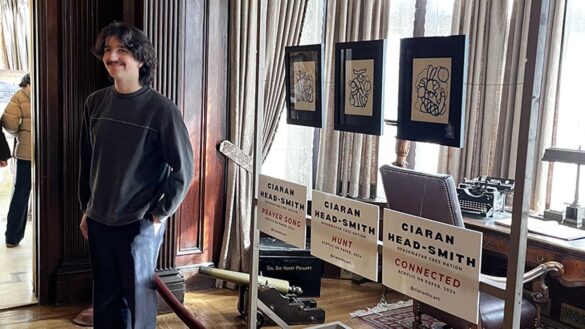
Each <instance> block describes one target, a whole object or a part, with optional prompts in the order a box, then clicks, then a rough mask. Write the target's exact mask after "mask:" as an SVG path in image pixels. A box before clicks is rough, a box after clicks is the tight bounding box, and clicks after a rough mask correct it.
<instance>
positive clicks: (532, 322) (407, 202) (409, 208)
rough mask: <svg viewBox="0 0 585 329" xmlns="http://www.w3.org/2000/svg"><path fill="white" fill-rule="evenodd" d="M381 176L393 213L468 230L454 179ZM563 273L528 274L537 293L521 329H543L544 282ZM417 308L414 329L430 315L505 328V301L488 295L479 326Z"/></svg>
mask: <svg viewBox="0 0 585 329" xmlns="http://www.w3.org/2000/svg"><path fill="white" fill-rule="evenodd" d="M380 173H381V175H382V183H383V185H384V191H385V193H386V199H387V201H388V206H389V207H390V208H391V209H393V210H396V211H400V212H403V213H407V214H411V215H415V216H420V217H424V218H427V219H431V220H435V221H438V222H442V223H446V224H449V225H454V226H459V227H464V223H463V216H462V215H461V209H460V207H459V202H458V200H457V191H456V188H455V182H454V180H453V178H452V177H451V176H449V175H437V174H427V173H422V172H417V171H413V170H409V169H404V168H399V167H395V166H389V165H384V166H382V167H381V168H380ZM562 271H563V266H562V265H561V264H560V263H558V262H548V263H545V264H541V265H540V266H538V267H536V268H535V269H533V270H531V271H529V272H527V273H525V274H524V283H526V282H530V281H534V282H533V290H534V291H533V293H532V294H531V296H529V297H530V298H527V296H525V297H524V298H523V301H522V313H521V315H522V316H521V325H520V328H522V329H524V328H537V327H538V326H539V325H540V307H541V305H542V304H544V303H545V302H546V299H547V298H548V289H547V287H546V285H545V283H544V278H545V276H546V274H547V273H549V272H550V273H551V274H552V275H560V274H562ZM481 281H482V282H484V283H487V284H490V285H494V286H498V287H500V288H503V287H505V285H506V278H500V277H493V276H487V275H483V274H482V277H481ZM413 307H414V313H415V322H414V323H413V328H419V327H420V326H421V316H422V314H428V315H430V316H432V317H434V318H436V319H438V320H440V321H442V322H444V323H446V324H448V325H449V326H450V327H452V328H455V329H463V328H465V329H467V328H484V329H499V328H502V327H503V320H504V300H503V299H500V298H497V297H495V296H492V295H489V294H487V293H485V292H480V301H479V312H480V316H479V319H480V320H479V324H478V325H475V324H472V323H469V322H467V321H465V320H463V319H460V318H458V317H455V316H453V315H451V314H448V313H446V312H443V311H441V310H439V309H437V308H434V307H432V306H430V305H427V304H424V303H421V302H419V301H416V300H415V301H414V303H413Z"/></svg>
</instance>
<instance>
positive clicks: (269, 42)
mask: <svg viewBox="0 0 585 329" xmlns="http://www.w3.org/2000/svg"><path fill="white" fill-rule="evenodd" d="M264 1H266V0H264ZM305 6H306V0H270V1H267V9H266V10H267V13H266V15H267V16H266V45H265V46H266V62H265V77H264V81H265V87H264V88H265V90H264V106H265V107H264V117H265V120H264V121H265V123H264V130H263V131H262V142H263V151H262V153H263V154H267V153H268V150H269V148H270V143H271V142H272V140H273V138H274V134H275V132H276V126H277V124H278V119H279V117H280V113H281V112H282V108H283V106H284V93H285V90H284V47H285V46H289V45H295V44H298V40H299V36H300V33H301V27H302V21H303V15H304V11H305ZM257 7H258V0H250V1H232V2H231V8H230V10H231V12H230V23H229V25H230V27H229V28H230V33H229V34H230V36H229V38H230V41H229V42H230V55H229V56H230V58H229V60H230V82H229V83H230V86H229V97H230V141H231V142H232V143H233V144H235V145H236V146H237V147H239V148H240V149H241V150H242V151H243V152H244V153H246V154H248V155H250V156H252V155H253V148H254V113H255V111H256V108H255V106H254V99H255V97H256V94H257V93H258V91H257V89H256V85H255V80H256V48H257V39H256V34H257V29H258V15H257ZM252 183H253V177H252V175H251V173H248V172H247V171H245V170H244V169H243V168H240V167H238V166H237V165H236V164H234V163H233V162H231V161H230V162H229V163H228V167H227V189H226V215H225V229H224V234H223V241H222V248H221V254H220V259H219V264H218V267H219V268H223V269H230V270H235V271H245V272H247V271H248V270H249V264H248V256H247V250H248V248H249V247H250V237H251V230H250V223H251V215H252V214H251V205H252V198H253V196H252ZM221 284H222V282H221V281H218V285H221Z"/></svg>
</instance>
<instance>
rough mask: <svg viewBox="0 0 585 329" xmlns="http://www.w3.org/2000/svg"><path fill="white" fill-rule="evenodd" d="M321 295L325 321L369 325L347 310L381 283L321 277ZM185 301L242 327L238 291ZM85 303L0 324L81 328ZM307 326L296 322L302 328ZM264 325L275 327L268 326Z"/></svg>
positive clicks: (39, 309)
mask: <svg viewBox="0 0 585 329" xmlns="http://www.w3.org/2000/svg"><path fill="white" fill-rule="evenodd" d="M321 287H322V288H321V298H318V299H316V300H317V306H319V307H321V308H323V309H324V310H325V312H326V319H325V321H326V322H334V321H340V322H343V323H345V324H347V325H349V326H350V327H351V328H356V329H365V328H370V326H368V325H366V324H364V323H362V322H361V321H359V320H357V319H352V318H350V316H349V313H350V312H353V311H356V310H360V309H365V308H366V307H374V306H375V305H376V304H377V303H378V301H379V300H380V297H381V291H382V289H381V286H380V284H375V283H366V284H362V285H357V284H354V283H352V282H351V281H348V280H333V279H323V280H322V285H321ZM399 299H405V297H403V296H402V295H400V294H398V293H395V292H392V293H389V294H387V295H386V300H387V301H396V300H399ZM185 305H186V306H187V308H189V309H190V310H191V311H192V312H193V314H194V315H195V316H196V317H197V318H199V319H201V321H202V322H203V323H205V325H206V326H208V328H245V327H246V326H245V325H244V323H243V322H242V320H241V318H240V317H239V316H238V315H239V314H238V312H237V307H236V305H237V292H236V291H233V290H228V289H209V290H201V291H196V292H188V293H187V294H186V296H185ZM84 306H86V305H76V306H30V307H25V308H18V309H12V310H6V311H0V328H11V329H12V328H17V329H18V328H46V329H52V328H55V329H56V328H80V327H79V326H77V325H75V324H73V323H72V322H71V320H72V319H73V318H74V317H75V316H76V315H77V313H78V312H80V311H81V310H82V309H83V308H84ZM304 327H307V326H295V328H304ZM157 328H166V329H171V328H185V326H184V325H183V324H182V322H181V321H180V320H179V319H178V318H177V317H176V316H175V315H174V314H165V315H159V316H158V326H157ZM266 328H276V327H275V326H272V327H270V326H267V327H266Z"/></svg>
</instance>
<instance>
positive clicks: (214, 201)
mask: <svg viewBox="0 0 585 329" xmlns="http://www.w3.org/2000/svg"><path fill="white" fill-rule="evenodd" d="M228 13H229V1H228V0H213V1H210V2H209V5H208V11H207V16H208V17H209V18H208V29H207V31H208V43H207V59H208V63H207V74H206V86H207V88H206V90H207V95H206V113H205V116H206V121H207V125H206V127H207V130H206V136H205V154H204V158H205V169H204V170H205V174H204V188H203V191H204V196H203V205H204V218H205V221H209V222H210V223H211V224H210V225H209V229H208V231H207V232H205V234H204V241H205V242H204V243H205V244H206V245H211V246H212V257H211V258H210V259H211V260H212V261H213V262H214V263H215V264H217V262H218V260H219V254H220V251H221V245H222V238H223V227H224V215H225V202H226V200H225V176H226V164H225V161H226V160H225V157H224V156H223V155H221V154H220V153H219V152H218V151H217V144H218V143H219V142H220V141H222V140H224V139H227V138H228V133H227V129H228V122H229V115H228V113H229V109H228V96H227V95H228V82H229V77H228V72H229V71H228V54H229V47H228Z"/></svg>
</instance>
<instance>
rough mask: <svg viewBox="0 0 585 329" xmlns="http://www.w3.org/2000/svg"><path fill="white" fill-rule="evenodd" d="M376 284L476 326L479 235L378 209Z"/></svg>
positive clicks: (480, 236)
mask: <svg viewBox="0 0 585 329" xmlns="http://www.w3.org/2000/svg"><path fill="white" fill-rule="evenodd" d="M383 223H384V224H383V226H384V236H383V243H384V249H383V253H384V254H383V261H382V283H383V284H384V285H385V286H387V287H389V288H391V289H394V290H397V291H398V292H401V293H403V294H405V295H408V296H410V297H412V298H414V299H417V300H419V301H421V302H423V303H425V304H429V305H431V306H434V307H436V308H438V309H440V310H443V311H445V312H447V313H450V314H452V315H455V316H457V317H460V318H462V319H465V320H467V321H469V322H472V323H475V324H477V323H478V308H479V277H480V268H481V243H482V234H481V233H480V232H476V231H472V230H467V229H464V228H461V227H456V226H452V225H447V224H443V223H440V222H437V221H432V220H428V219H425V218H421V217H417V216H412V215H408V214H404V213H401V212H397V211H393V210H389V209H384V222H383Z"/></svg>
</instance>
